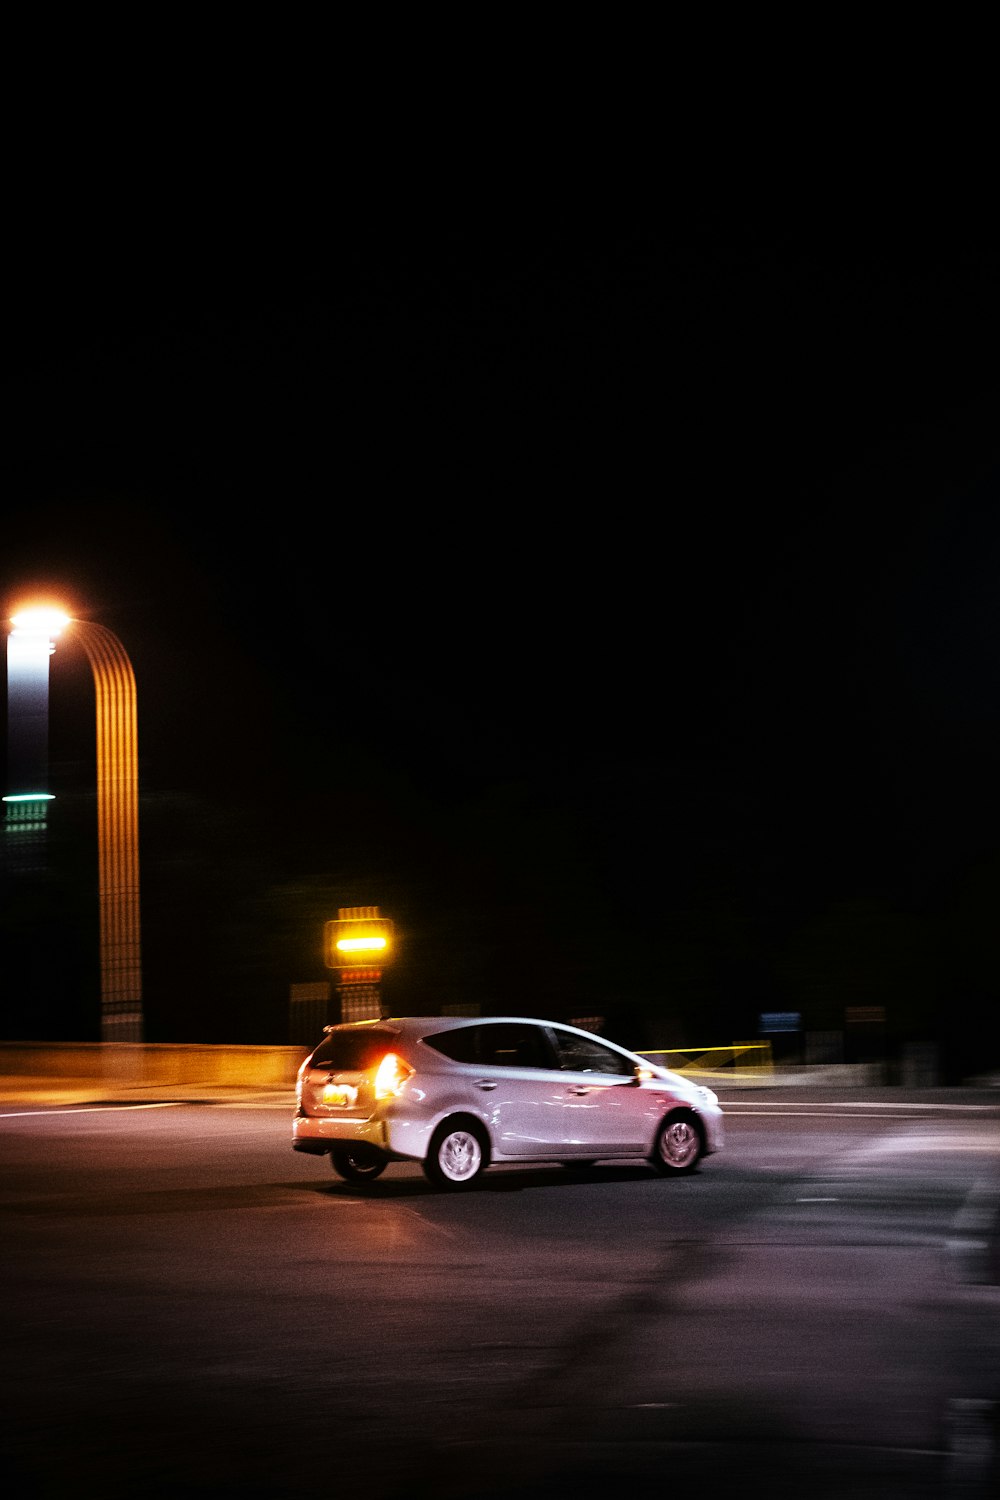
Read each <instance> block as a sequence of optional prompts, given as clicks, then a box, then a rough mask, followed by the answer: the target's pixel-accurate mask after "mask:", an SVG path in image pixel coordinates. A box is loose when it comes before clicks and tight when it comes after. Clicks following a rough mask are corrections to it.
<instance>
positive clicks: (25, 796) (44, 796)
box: [0, 792, 55, 802]
mask: <svg viewBox="0 0 1000 1500" xmlns="http://www.w3.org/2000/svg"><path fill="white" fill-rule="evenodd" d="M54 801H55V793H54V792H15V793H14V794H13V795H12V796H10V797H0V802H54Z"/></svg>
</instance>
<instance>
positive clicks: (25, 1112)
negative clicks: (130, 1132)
mask: <svg viewBox="0 0 1000 1500" xmlns="http://www.w3.org/2000/svg"><path fill="white" fill-rule="evenodd" d="M183 1103H184V1101H183V1099H159V1100H157V1102H156V1103H155V1104H67V1105H64V1106H63V1108H62V1109H17V1110H12V1111H11V1112H10V1113H9V1114H4V1115H0V1120H20V1119H25V1118H27V1117H28V1116H30V1115H102V1114H103V1115H110V1114H116V1115H120V1114H121V1112H122V1110H123V1109H177V1108H178V1106H179V1105H181V1104H183Z"/></svg>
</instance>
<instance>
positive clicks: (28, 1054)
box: [0, 1042, 310, 1089]
mask: <svg viewBox="0 0 1000 1500" xmlns="http://www.w3.org/2000/svg"><path fill="white" fill-rule="evenodd" d="M309 1051H310V1049H309V1048H308V1047H264V1046H238V1047H230V1046H210V1045H207V1044H201V1043H195V1042H190V1043H189V1042H150V1043H141V1042H0V1077H7V1078H17V1079H22V1080H24V1081H25V1083H27V1082H28V1081H29V1080H37V1081H39V1082H43V1083H46V1084H52V1083H55V1082H57V1081H58V1082H64V1083H67V1084H80V1085H83V1084H87V1085H91V1084H97V1083H104V1084H108V1085H116V1086H118V1087H127V1088H162V1087H164V1086H167V1087H169V1086H174V1087H195V1088H207V1087H215V1088H247V1089H269V1088H273V1089H285V1088H294V1086H295V1075H296V1073H297V1072H298V1069H299V1065H300V1063H301V1062H302V1060H303V1058H305V1057H307V1056H308V1054H309Z"/></svg>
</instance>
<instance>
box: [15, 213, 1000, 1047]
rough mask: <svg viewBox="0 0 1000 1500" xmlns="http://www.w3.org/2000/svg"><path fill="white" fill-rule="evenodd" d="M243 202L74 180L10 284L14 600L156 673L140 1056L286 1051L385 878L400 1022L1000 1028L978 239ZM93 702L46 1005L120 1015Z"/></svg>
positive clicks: (68, 696) (738, 1028) (699, 1032)
mask: <svg viewBox="0 0 1000 1500" xmlns="http://www.w3.org/2000/svg"><path fill="white" fill-rule="evenodd" d="M204 201H205V200H202V206H201V211H199V212H193V211H189V212H188V213H187V214H186V215H184V216H183V217H180V218H178V216H177V215H176V214H173V215H171V214H169V213H166V212H164V213H163V214H162V216H160V215H157V213H156V212H155V208H153V207H150V206H149V205H148V204H147V205H146V206H145V207H144V209H143V212H142V214H141V215H137V216H136V217H134V218H130V217H129V216H128V215H119V216H118V217H116V219H115V231H116V232H115V233H113V234H111V233H105V232H103V230H102V229H101V221H100V219H99V216H98V220H97V226H98V227H97V228H96V229H95V227H94V226H95V221H94V218H93V215H92V214H91V215H90V216H89V217H87V216H86V215H85V209H86V206H87V205H86V194H85V193H81V198H80V200H79V205H80V207H79V212H78V213H77V214H76V215H75V216H74V214H73V213H72V212H69V211H68V215H67V221H66V224H65V226H64V227H65V228H66V229H67V235H66V236H63V237H62V238H60V237H58V236H53V235H52V234H51V233H48V232H47V233H45V234H41V233H40V234H39V235H38V236H37V238H34V237H32V235H30V234H25V235H24V236H23V237H22V241H21V243H20V245H19V269H18V274H17V275H16V276H14V277H13V278H12V280H11V282H10V285H9V289H8V297H7V334H8V337H7V340H6V345H5V347H6V357H5V364H6V376H5V382H4V386H5V395H4V407H5V414H6V415H5V426H6V444H5V448H6V464H5V468H6V475H7V484H6V486H5V488H6V503H5V520H4V532H5V544H4V548H3V561H2V580H0V582H2V592H3V595H4V604H5V606H7V607H10V606H12V605H13V604H14V603H16V602H18V600H19V599H22V598H24V597H25V596H26V592H28V591H30V588H31V587H32V586H35V585H39V586H43V587H44V589H45V591H46V592H47V593H52V592H58V593H60V594H61V595H62V597H64V598H65V599H66V600H67V602H68V604H69V606H70V610H71V612H72V613H76V614H79V615H81V616H82V617H84V618H88V619H93V620H95V621H98V622H100V623H101V624H104V625H106V626H107V627H108V628H110V629H111V630H113V631H114V632H115V634H116V635H117V636H118V637H119V639H120V641H121V642H122V644H123V646H124V647H125V649H126V651H127V653H128V655H129V657H130V659H131V661H132V663H133V666H134V669H135V673H136V680H137V687H138V705H139V748H140V791H141V804H140V817H141V837H142V916H143V958H144V994H145V1006H146V1015H147V1035H148V1038H149V1039H150V1040H166V1041H184V1040H207V1041H225V1040H229V1041H267V1042H283V1041H285V1040H287V1035H288V1030H287V1029H288V985H289V984H290V983H293V982H301V981H309V980H319V979H324V978H327V977H329V975H328V972H327V971H326V970H325V968H324V965H323V956H322V946H321V941H322V924H323V922H324V921H325V920H326V918H327V917H330V916H333V915H335V912H336V908H337V907H338V906H340V905H354V904H369V903H376V904H378V905H379V906H380V907H381V909H382V911H383V912H384V913H385V914H386V915H388V916H390V917H392V918H393V919H394V921H395V922H396V924H397V928H398V930H399V935H400V946H399V956H398V959H397V962H396V963H395V964H394V966H393V968H392V970H391V971H389V972H388V974H387V977H386V980H385V989H386V993H387V995H388V996H390V997H391V999H392V1004H393V1005H394V1006H395V1007H397V1008H399V1009H411V1010H413V1009H421V1008H427V1009H437V1008H438V1006H439V1005H440V1004H456V1003H463V1002H470V1001H471V1002H475V1003H479V1004H481V1005H482V1007H483V1008H484V1009H485V1010H491V1009H492V1010H494V1011H504V1010H512V1011H515V1012H527V1013H533V1014H534V1013H542V1014H555V1015H559V1016H563V1017H582V1016H594V1015H602V1016H605V1017H606V1018H607V1025H608V1029H609V1030H610V1031H611V1032H612V1033H613V1034H615V1035H616V1036H617V1037H618V1039H619V1040H622V1041H625V1042H629V1043H632V1044H633V1045H647V1046H670V1045H676V1046H696V1045H706V1046H708V1045H722V1044H726V1043H729V1042H731V1041H732V1040H734V1039H741V1038H742V1039H749V1038H750V1037H752V1036H754V1035H756V1034H757V1029H758V1020H759V1015H760V1013H761V1012H762V1011H765V1010H791V1011H795V1012H799V1013H801V1015H802V1017H803V1026H804V1028H806V1029H811V1030H837V1029H839V1028H843V1026H844V1015H845V1008H846V1007H848V1006H856V1005H872V1004H875V1005H884V1006H885V1007H886V1008H887V1030H888V1033H889V1038H888V1042H887V1045H888V1046H889V1047H890V1048H891V1047H892V1046H898V1045H901V1044H902V1043H903V1042H904V1041H921V1040H924V1041H934V1042H935V1043H936V1044H937V1046H938V1047H939V1049H940V1051H941V1055H942V1059H943V1066H944V1067H945V1069H946V1070H950V1071H952V1072H953V1073H955V1074H961V1075H963V1076H964V1075H965V1074H967V1073H969V1072H974V1071H977V1070H978V1069H979V1068H980V1066H986V1065H987V1064H988V1063H990V1062H992V1063H993V1064H996V1063H997V1062H998V1061H1000V1038H998V1030H997V1022H996V1019H995V1007H996V997H997V992H998V987H1000V942H998V939H997V936H996V933H997V930H998V929H997V922H996V913H997V911H998V910H1000V796H998V792H997V785H998V777H997V772H996V766H997V761H998V751H1000V618H998V616H1000V608H998V604H997V598H998V594H997V579H998V577H1000V512H998V505H997V501H998V464H997V458H998V452H997V393H998V381H997V374H996V349H997V335H998V332H1000V278H998V264H997V256H996V251H995V246H994V245H993V243H992V242H991V240H990V237H989V235H988V234H984V233H983V231H982V229H981V227H976V226H972V225H970V224H968V223H966V222H965V221H962V222H957V221H955V220H953V219H952V220H948V221H947V222H943V221H942V219H941V218H940V217H938V216H936V215H935V214H933V213H930V212H929V213H928V214H927V216H926V218H921V217H919V216H918V217H917V218H912V217H911V218H908V219H905V220H902V219H897V218H893V217H892V216H891V215H889V216H887V217H885V218H883V219H881V220H880V221H879V222H878V223H874V222H873V221H872V220H871V219H870V218H869V217H868V215H867V214H863V213H861V212H857V213H855V214H853V215H852V214H850V213H847V214H840V215H836V214H832V215H831V216H830V218H829V219H827V220H825V221H823V222H817V221H816V220H815V219H811V220H810V221H809V223H806V222H805V221H804V220H799V219H796V218H795V217H794V216H791V217H789V218H785V219H783V220H782V221H781V222H780V223H779V222H778V221H777V220H776V219H774V218H773V217H768V216H767V215H766V214H765V215H759V216H758V217H756V218H754V217H752V216H748V215H746V214H744V213H740V212H736V211H734V210H732V209H726V207H725V205H723V206H722V211H718V212H715V213H711V214H704V213H703V214H701V215H698V214H693V213H691V212H689V211H683V212H682V211H681V210H680V209H677V210H676V211H674V210H672V209H671V206H670V204H669V203H666V202H664V203H663V205H662V207H661V208H660V210H659V211H658V212H657V213H656V214H655V215H650V216H648V218H644V219H643V220H642V221H640V220H639V219H637V218H636V217H635V216H634V215H631V216H630V215H628V214H622V213H621V212H620V211H614V210H611V211H608V212H602V211H601V205H600V204H599V203H595V204H594V205H592V206H591V207H590V209H589V211H587V210H584V211H582V212H580V213H579V214H576V215H569V214H560V213H555V212H551V211H550V212H546V211H545V209H544V208H540V207H539V201H538V200H537V199H532V200H531V202H530V203H527V202H523V201H522V202H518V201H517V199H516V195H515V200H514V203H513V206H512V204H511V202H510V201H509V200H508V201H507V202H506V204H505V206H504V207H502V208H501V207H500V206H499V205H498V206H497V207H496V209H495V211H493V212H490V211H489V210H484V209H483V208H482V206H481V205H480V207H479V210H478V212H477V214H476V215H473V214H471V213H467V212H465V211H464V205H463V202H462V199H461V194H460V193H457V192H456V194H455V196H454V198H453V199H452V201H451V202H450V207H449V211H448V212H442V210H441V209H440V208H438V207H436V206H435V207H433V208H432V207H431V205H430V203H429V202H428V201H426V200H425V201H423V202H422V203H421V200H420V197H419V195H414V196H413V197H411V198H409V199H407V200H406V201H405V202H404V201H402V200H395V201H394V202H392V203H391V204H386V202H385V201H381V200H379V199H378V197H377V195H374V196H373V197H372V198H366V199H365V200H364V210H363V211H362V209H361V208H360V207H359V205H358V204H350V205H348V204H342V205H340V206H339V208H332V207H331V206H330V205H329V204H328V205H327V207H326V209H325V212H324V214H323V215H322V216H318V217H316V218H315V219H310V218H308V216H303V214H302V213H301V212H300V213H298V214H295V213H293V212H290V211H289V210H288V208H287V205H284V206H283V205H272V204H268V203H266V202H264V201H262V202H261V203H260V204H259V205H257V206H255V207H252V208H251V211H250V212H248V213H246V214H245V215H244V216H243V217H241V218H240V219H239V221H238V223H237V222H231V221H228V220H226V219H225V216H221V218H220V216H218V215H217V214H214V215H211V216H209V214H208V211H207V209H206V208H205V207H204ZM45 223H46V228H47V229H51V223H52V220H51V216H49V217H48V218H47V219H46V221H45ZM91 692H92V689H91V687H90V683H89V680H88V670H87V667H86V663H85V661H84V658H83V654H82V652H80V651H79V649H78V648H76V649H74V648H73V647H72V646H71V644H70V642H69V640H67V641H66V642H65V643H63V644H61V645H60V646H59V647H58V649H57V652H56V655H55V657H54V658H53V664H52V679H51V698H50V715H51V722H50V729H51V739H50V759H51V775H52V782H53V790H55V791H56V792H57V793H58V794H59V797H58V800H57V803H56V804H55V811H54V812H53V815H52V819H53V820H52V833H51V836H50V860H51V866H52V868H51V870H50V873H49V876H48V877H47V879H46V880H44V881H42V882H40V883H39V882H36V883H35V884H34V885H33V887H32V889H31V890H30V891H28V890H27V889H26V888H25V887H24V885H23V883H22V884H21V885H20V886H17V887H16V889H15V884H14V883H12V880H11V876H10V872H9V871H8V872H7V874H6V876H5V887H6V891H7V895H6V898H5V907H4V911H5V928H4V943H5V947H6V950H7V959H6V961H5V971H6V973H7V975H8V982H7V983H6V984H5V986H4V989H5V1022H4V1026H5V1034H6V1035H8V1036H33V1035H51V1036H60V1037H69V1038H75V1037H79V1038H88V1037H94V1038H96V1036H97V1034H98V1024H99V1017H98V1012H99V1005H98V999H97V994H98V980H97V974H96V932H97V919H96V872H95V868H94V867H95V865H96V853H95V850H94V847H93V843H92V831H91V820H92V818H93V774H94V767H93V743H92V741H93V706H92V697H91V696H89V695H90V694H91ZM39 931H41V932H42V934H43V937H42V940H41V943H39V942H38V933H39Z"/></svg>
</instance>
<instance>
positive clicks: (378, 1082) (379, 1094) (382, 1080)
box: [375, 1052, 413, 1099]
mask: <svg viewBox="0 0 1000 1500" xmlns="http://www.w3.org/2000/svg"><path fill="white" fill-rule="evenodd" d="M412 1072H413V1069H412V1068H411V1067H410V1065H409V1063H407V1062H404V1061H403V1059H402V1058H401V1057H399V1056H398V1055H397V1054H396V1053H395V1052H387V1053H386V1054H385V1056H384V1057H383V1059H382V1061H381V1062H380V1063H379V1065H378V1071H377V1072H376V1074H375V1098H376V1099H392V1098H393V1097H394V1096H395V1095H397V1094H400V1093H401V1092H402V1089H403V1085H404V1083H405V1082H406V1080H407V1079H408V1078H409V1077H410V1075H411V1074H412Z"/></svg>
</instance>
